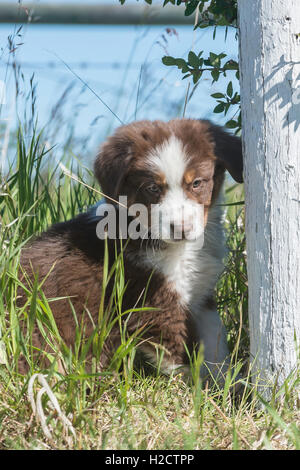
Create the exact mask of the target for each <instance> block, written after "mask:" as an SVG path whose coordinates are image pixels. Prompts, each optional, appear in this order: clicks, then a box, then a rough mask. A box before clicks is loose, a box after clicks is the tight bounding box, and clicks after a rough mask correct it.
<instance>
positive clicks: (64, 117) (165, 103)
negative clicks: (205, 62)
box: [0, 0, 238, 165]
mask: <svg viewBox="0 0 300 470" xmlns="http://www.w3.org/2000/svg"><path fill="white" fill-rule="evenodd" d="M10 3H12V4H16V3H18V2H17V0H10ZM36 3H51V4H57V5H59V4H67V3H81V4H82V1H80V0H48V1H44V0H40V1H39V2H36ZM87 3H90V4H92V3H93V4H101V5H102V4H111V5H119V8H120V9H122V8H124V7H122V6H121V5H120V4H119V1H118V0H89V1H88V2H87ZM142 3H144V2H143V1H142V0H140V1H139V2H138V3H137V2H136V0H127V1H126V4H142ZM153 4H155V5H162V4H163V1H162V0H161V1H159V0H156V1H155V0H154V1H153ZM174 8H176V7H174ZM177 8H178V7H177ZM192 21H193V20H191V22H192ZM20 26H21V25H20V24H17V25H14V24H0V81H2V82H3V83H5V94H6V97H5V98H4V99H3V100H2V101H3V104H2V106H1V115H0V119H1V129H2V132H3V133H4V132H5V129H7V127H8V126H10V134H11V133H12V132H13V130H14V129H15V128H16V126H17V124H18V120H21V121H23V120H24V115H25V113H27V116H29V115H30V114H33V116H34V120H38V126H39V127H40V128H45V131H46V133H47V139H48V143H49V146H51V147H52V146H53V145H55V146H56V149H57V155H59V151H60V150H63V151H65V149H66V145H67V146H69V148H72V152H73V153H74V154H76V155H77V156H80V158H82V159H84V160H86V161H90V159H91V158H92V156H93V155H94V153H95V150H96V148H97V146H98V145H99V144H100V143H101V141H102V140H103V139H104V138H105V136H106V135H107V134H109V133H110V132H111V131H112V130H113V129H114V128H116V127H117V126H119V125H120V121H122V122H124V123H127V122H130V121H132V120H135V119H162V120H169V119H172V118H175V117H182V115H183V109H184V102H185V97H186V93H187V86H188V80H189V79H187V80H182V78H181V76H182V74H181V72H180V71H179V70H178V69H177V68H175V67H166V66H165V65H163V64H162V62H161V58H162V56H164V55H171V56H175V57H184V58H186V57H187V53H188V51H189V50H191V49H193V50H194V51H195V52H196V53H198V52H199V51H200V50H204V55H206V54H208V53H209V52H210V51H214V52H215V53H221V52H225V53H227V54H228V55H229V57H228V59H229V58H232V59H235V60H236V59H237V54H238V51H237V48H238V46H237V41H236V39H235V30H233V29H229V30H228V34H227V36H226V35H225V29H222V28H218V31H217V33H216V37H215V39H213V30H212V28H206V29H204V30H201V29H199V28H198V29H197V30H196V31H195V32H194V31H193V26H192V25H191V26H176V25H172V24H167V25H165V26H143V25H139V26H135V25H132V26H131V25H129V26H119V25H105V26H103V25H49V24H46V25H44V24H43V25H42V24H34V23H30V24H25V25H23V26H22V28H21V29H20ZM167 28H168V29H167ZM9 42H10V45H9ZM12 43H13V44H14V46H13V48H12V47H11V44H12ZM12 51H13V52H12ZM70 69H71V70H70ZM75 74H76V75H77V76H76V75H75ZM232 79H233V83H234V88H235V89H236V90H238V83H237V81H236V79H234V78H233V77H232ZM211 81H212V80H211V76H210V75H206V74H205V73H204V74H203V76H202V78H201V79H200V81H199V82H198V84H197V86H196V87H195V90H193V84H192V83H191V85H190V86H191V88H190V92H191V91H192V90H193V93H192V97H191V99H190V100H189V102H188V103H187V107H186V111H185V117H194V118H208V119H212V120H214V121H215V122H217V123H221V124H224V123H225V122H226V121H227V120H228V119H229V118H230V116H227V117H224V115H223V114H221V115H220V114H214V113H213V108H214V107H215V105H216V102H215V100H214V99H213V98H211V96H210V95H211V94H212V93H216V92H218V91H221V92H222V91H224V86H225V85H224V79H222V78H220V80H219V81H218V82H217V83H215V84H214V85H212V83H211ZM83 82H85V84H84V83H83ZM86 84H87V85H88V87H89V88H88V87H87V86H86ZM16 88H17V94H16ZM91 89H92V90H93V91H94V92H95V93H96V94H97V95H98V97H99V98H101V100H102V101H101V100H100V99H99V98H97V97H96V96H95V94H94V93H93V92H92V91H91ZM16 96H17V99H16ZM103 101H104V102H105V104H106V105H107V107H106V106H105V105H104V104H103ZM108 108H110V109H108ZM113 113H114V114H113ZM115 115H116V116H117V117H116V116H115ZM4 140H5V139H4V138H3V139H2V142H0V152H1V145H2V147H3V145H5V146H6V147H8V148H10V146H9V145H8V144H7V142H4ZM8 155H9V152H7V151H6V152H5V159H7V158H8ZM3 158H4V154H3V152H2V160H3ZM2 163H3V164H4V165H6V163H7V162H2Z"/></svg>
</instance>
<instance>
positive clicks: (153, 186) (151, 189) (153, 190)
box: [146, 183, 160, 194]
mask: <svg viewBox="0 0 300 470" xmlns="http://www.w3.org/2000/svg"><path fill="white" fill-rule="evenodd" d="M146 189H147V191H148V192H149V193H151V194H158V193H159V192H160V188H159V186H158V185H157V184H155V183H152V184H149V186H147V188H146Z"/></svg>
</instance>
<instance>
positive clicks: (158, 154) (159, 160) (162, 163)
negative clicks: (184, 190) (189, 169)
mask: <svg viewBox="0 0 300 470" xmlns="http://www.w3.org/2000/svg"><path fill="white" fill-rule="evenodd" d="M147 160H148V163H149V165H150V166H151V168H153V169H156V170H159V171H160V172H161V173H163V174H164V176H165V178H166V182H167V184H168V186H169V188H174V187H176V186H181V184H182V178H183V175H184V173H185V170H186V164H187V161H188V158H187V155H186V153H185V151H184V148H183V143H182V142H181V140H179V139H177V137H175V136H174V135H172V136H171V137H170V138H169V139H168V140H166V141H165V142H164V143H163V144H161V145H160V146H158V147H156V148H155V149H153V150H152V151H151V152H150V153H149V155H148V158H147Z"/></svg>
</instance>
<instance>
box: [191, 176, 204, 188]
mask: <svg viewBox="0 0 300 470" xmlns="http://www.w3.org/2000/svg"><path fill="white" fill-rule="evenodd" d="M202 181H203V180H202V179H201V178H196V179H195V180H194V181H193V185H192V186H193V189H198V188H200V186H201V183H202Z"/></svg>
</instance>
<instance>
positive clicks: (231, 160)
mask: <svg viewBox="0 0 300 470" xmlns="http://www.w3.org/2000/svg"><path fill="white" fill-rule="evenodd" d="M207 122H208V123H209V132H210V133H211V135H212V137H213V140H214V142H215V155H216V157H217V158H218V159H219V160H220V162H221V163H222V165H223V166H224V167H225V168H226V170H228V171H229V173H230V174H231V176H232V178H234V179H235V181H237V182H238V183H242V182H243V152H242V142H241V139H240V137H237V136H235V135H232V134H229V133H228V132H226V131H225V130H223V129H222V127H220V126H216V125H214V124H212V123H211V122H209V121H207Z"/></svg>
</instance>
